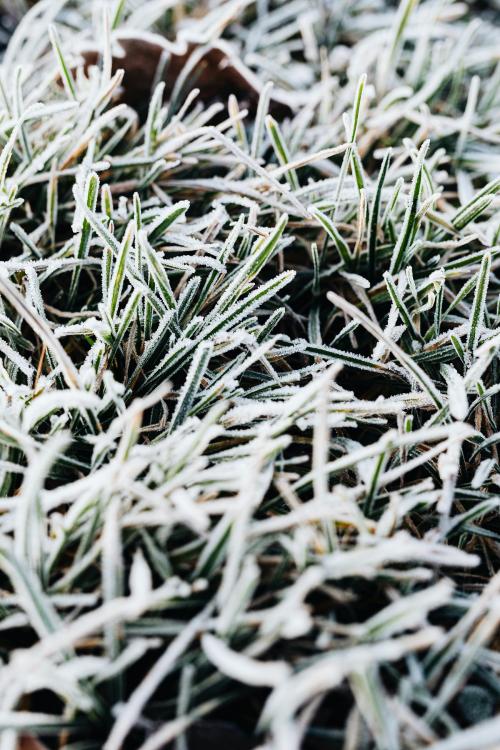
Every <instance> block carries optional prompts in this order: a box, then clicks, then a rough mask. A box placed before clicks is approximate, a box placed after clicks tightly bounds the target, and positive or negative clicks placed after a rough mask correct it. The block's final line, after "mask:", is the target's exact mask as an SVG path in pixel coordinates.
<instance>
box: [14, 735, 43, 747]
mask: <svg viewBox="0 0 500 750" xmlns="http://www.w3.org/2000/svg"><path fill="white" fill-rule="evenodd" d="M17 750H48V748H47V746H46V745H42V743H41V742H38V740H36V739H35V738H34V737H29V736H28V735H24V736H23V737H21V738H20V739H19V741H18V743H17Z"/></svg>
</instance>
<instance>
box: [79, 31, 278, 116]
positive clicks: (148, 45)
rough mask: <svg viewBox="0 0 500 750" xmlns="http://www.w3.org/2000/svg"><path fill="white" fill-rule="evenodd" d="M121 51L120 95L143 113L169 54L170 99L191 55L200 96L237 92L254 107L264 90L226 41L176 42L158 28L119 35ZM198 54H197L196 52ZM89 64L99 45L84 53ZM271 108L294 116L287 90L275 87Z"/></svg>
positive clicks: (192, 80) (116, 62) (192, 81)
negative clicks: (155, 32) (160, 66)
mask: <svg viewBox="0 0 500 750" xmlns="http://www.w3.org/2000/svg"><path fill="white" fill-rule="evenodd" d="M116 42H117V44H118V49H119V54H118V52H117V54H115V55H114V56H113V73H115V72H116V71H117V70H119V69H123V70H124V78H123V82H122V87H121V93H120V100H121V101H123V102H125V103H126V104H128V105H129V106H131V107H133V108H134V109H135V110H136V111H137V112H138V113H139V114H140V115H142V116H144V114H145V112H146V111H147V106H148V103H149V100H150V97H151V93H152V87H153V83H154V80H155V76H156V72H157V70H158V65H159V64H160V61H161V60H162V56H163V59H165V60H166V63H165V67H164V73H163V77H162V80H164V81H165V84H166V85H165V96H166V98H167V99H168V98H169V97H170V95H171V93H172V90H173V88H174V86H175V84H176V82H177V80H178V78H179V75H180V73H181V72H182V70H183V69H184V66H185V65H186V64H187V63H188V61H190V62H191V64H193V70H192V71H191V74H190V76H189V79H188V82H189V87H190V88H198V89H199V90H200V94H199V98H200V99H201V101H203V102H204V103H206V104H208V103H211V102H214V101H221V102H224V103H226V102H227V99H228V96H229V95H230V94H234V95H235V96H236V98H237V99H238V102H239V104H240V107H241V108H248V109H249V111H250V113H255V110H256V107H257V103H258V100H259V95H260V89H261V86H260V82H259V81H258V79H257V77H256V76H255V75H254V74H253V73H252V71H251V70H249V69H248V68H247V67H246V66H245V65H244V64H243V63H242V62H241V61H240V60H239V59H238V58H237V57H235V55H234V53H233V52H232V50H231V48H230V47H229V46H228V45H227V44H226V43H224V42H216V43H213V44H210V45H201V44H199V43H196V42H185V43H184V42H178V43H172V42H169V41H168V40H166V39H164V38H163V37H161V36H159V35H156V34H147V35H146V34H145V35H144V36H138V35H135V36H133V35H130V36H119V37H118V38H117V40H116ZM192 55H196V58H193V59H191V58H192ZM81 56H82V58H83V61H84V70H85V71H86V72H87V71H88V69H89V67H90V66H91V65H96V64H97V63H98V60H99V52H98V50H97V49H94V50H84V51H82V53H81ZM269 111H270V112H271V114H272V115H273V116H274V117H276V118H278V119H283V118H284V117H287V116H291V114H292V107H291V105H290V103H289V102H288V101H287V96H286V93H284V92H276V93H274V94H273V95H272V98H271V100H270V103H269Z"/></svg>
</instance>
